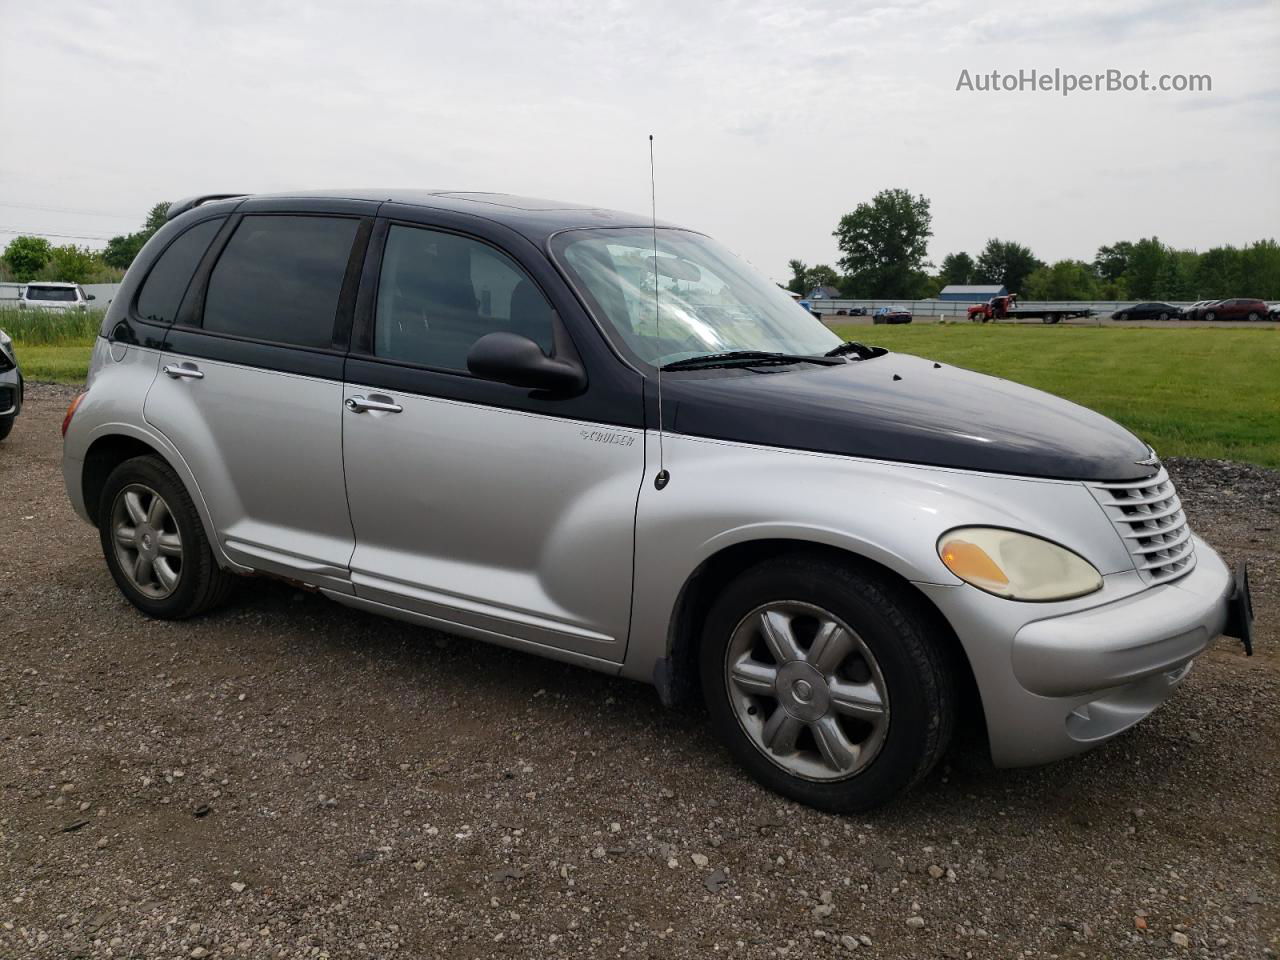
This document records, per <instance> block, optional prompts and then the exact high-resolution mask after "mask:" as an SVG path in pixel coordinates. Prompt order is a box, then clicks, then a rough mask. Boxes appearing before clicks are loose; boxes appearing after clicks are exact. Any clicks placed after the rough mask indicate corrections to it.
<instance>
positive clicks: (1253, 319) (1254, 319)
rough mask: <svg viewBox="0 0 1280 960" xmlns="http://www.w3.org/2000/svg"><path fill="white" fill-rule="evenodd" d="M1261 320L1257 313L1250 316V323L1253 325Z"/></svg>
mask: <svg viewBox="0 0 1280 960" xmlns="http://www.w3.org/2000/svg"><path fill="white" fill-rule="evenodd" d="M1259 319H1261V318H1260V317H1259V316H1258V315H1257V314H1256V313H1251V314H1249V321H1250V322H1251V323H1257V322H1258V320H1259Z"/></svg>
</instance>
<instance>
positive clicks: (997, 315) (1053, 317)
mask: <svg viewBox="0 0 1280 960" xmlns="http://www.w3.org/2000/svg"><path fill="white" fill-rule="evenodd" d="M968 315H969V319H970V321H972V322H973V323H977V322H978V321H982V322H983V323H986V322H987V321H988V320H1040V321H1042V322H1044V323H1058V322H1060V321H1062V320H1068V319H1070V318H1072V317H1091V316H1093V311H1092V310H1085V309H1064V308H1062V307H1052V308H1049V309H1045V310H1027V309H1023V308H1020V307H1019V306H1018V295H1017V294H1016V293H1008V294H1005V295H1004V296H1003V297H992V298H991V299H990V300H988V301H987V302H986V303H975V304H974V305H973V306H972V307H970V308H969V312H968Z"/></svg>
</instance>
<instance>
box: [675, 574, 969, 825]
mask: <svg viewBox="0 0 1280 960" xmlns="http://www.w3.org/2000/svg"><path fill="white" fill-rule="evenodd" d="M919 607H920V603H919V600H918V599H915V598H912V597H911V596H910V595H909V593H908V592H907V588H905V587H903V586H902V585H900V584H897V583H896V582H894V581H892V580H891V579H889V578H888V577H885V576H884V575H882V574H879V573H876V572H874V571H868V570H860V569H857V568H855V567H852V566H846V565H842V564H837V563H832V562H830V561H827V560H825V559H822V558H817V557H809V556H805V555H803V554H796V555H792V556H786V557H780V558H777V559H774V560H768V561H765V562H763V563H761V564H759V565H757V566H755V567H752V568H751V569H749V570H747V571H746V572H745V573H743V574H741V575H740V576H739V577H738V578H737V579H736V580H734V581H733V582H732V583H730V584H729V586H728V587H726V588H725V589H724V591H723V592H722V593H721V595H720V596H719V597H718V598H717V599H716V601H715V603H714V604H713V606H712V608H711V611H710V613H709V614H708V617H707V620H706V623H705V625H704V632H703V636H702V643H701V647H700V650H699V656H700V667H701V678H702V687H703V695H704V698H705V701H706V704H707V708H708V711H709V714H710V719H711V726H712V729H713V730H714V731H715V733H716V735H717V736H718V737H719V738H720V740H721V741H722V742H723V743H724V744H725V746H726V747H727V748H728V750H729V752H730V753H731V754H732V755H733V757H734V758H735V759H736V760H737V761H738V763H740V764H741V765H742V766H743V767H744V768H746V770H747V772H748V773H750V774H751V775H752V777H754V778H755V779H756V780H757V781H758V782H759V783H761V784H763V785H764V786H766V787H768V788H769V789H771V790H774V791H776V792H777V793H780V794H782V795H783V796H786V797H790V798H791V799H793V800H798V801H799V802H801V803H805V804H808V805H809V806H812V807H817V808H818V809H820V810H827V811H830V812H833V813H852V812H857V811H861V810H867V809H870V808H872V807H876V806H879V805H881V804H884V803H887V802H888V801H890V800H892V799H893V798H895V797H897V796H898V795H899V794H901V793H903V792H904V791H906V790H907V789H909V788H910V787H911V786H913V785H914V784H916V783H917V782H919V781H920V780H921V779H922V778H923V777H924V776H925V775H927V774H928V773H929V771H930V770H931V769H933V767H934V765H935V764H936V763H937V762H938V760H939V758H941V756H942V755H943V753H944V752H945V750H946V748H947V745H948V743H949V742H950V739H951V732H952V729H953V727H954V723H955V712H956V692H955V691H956V687H955V683H954V681H953V678H952V669H951V663H950V661H949V659H948V657H947V656H946V654H945V651H944V650H943V649H942V648H941V647H940V646H939V645H938V642H937V640H936V639H935V634H936V628H935V627H934V626H933V625H932V624H931V623H930V622H929V621H928V619H926V618H925V617H923V616H921V615H920V614H919V613H918V612H917V611H918V610H919ZM787 638H790V639H787ZM824 638H825V639H824ZM836 658H838V659H836ZM833 664H834V666H833Z"/></svg>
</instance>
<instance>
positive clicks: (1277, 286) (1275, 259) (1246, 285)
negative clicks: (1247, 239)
mask: <svg viewBox="0 0 1280 960" xmlns="http://www.w3.org/2000/svg"><path fill="white" fill-rule="evenodd" d="M1240 295H1241V296H1243V297H1258V298H1260V299H1262V300H1280V244H1277V243H1276V242H1275V240H1258V241H1255V242H1254V243H1251V244H1250V245H1249V246H1247V247H1245V248H1244V249H1243V250H1241V251H1240Z"/></svg>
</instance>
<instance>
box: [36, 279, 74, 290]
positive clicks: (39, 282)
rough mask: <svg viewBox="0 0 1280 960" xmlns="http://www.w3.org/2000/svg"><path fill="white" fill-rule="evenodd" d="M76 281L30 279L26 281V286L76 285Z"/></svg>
mask: <svg viewBox="0 0 1280 960" xmlns="http://www.w3.org/2000/svg"><path fill="white" fill-rule="evenodd" d="M78 286H80V284H78V283H68V282H67V281H66V280H31V281H29V282H28V283H27V287H28V288H30V287H72V288H75V287H78Z"/></svg>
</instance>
